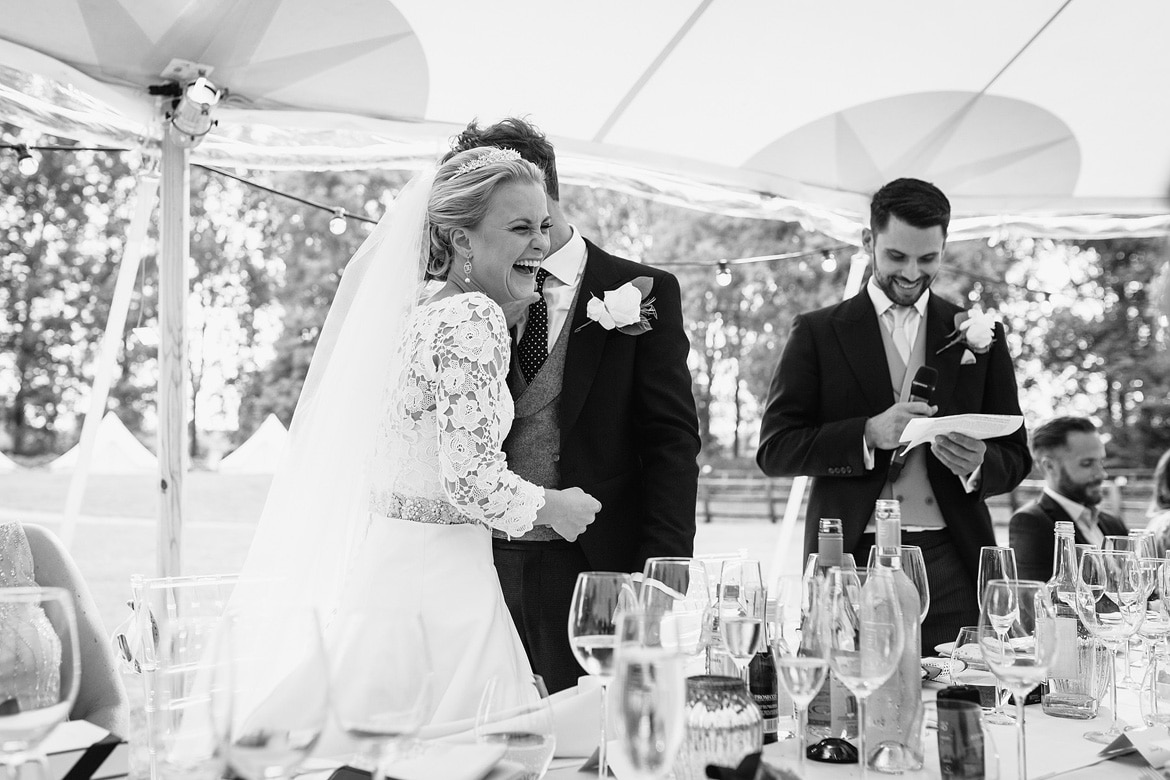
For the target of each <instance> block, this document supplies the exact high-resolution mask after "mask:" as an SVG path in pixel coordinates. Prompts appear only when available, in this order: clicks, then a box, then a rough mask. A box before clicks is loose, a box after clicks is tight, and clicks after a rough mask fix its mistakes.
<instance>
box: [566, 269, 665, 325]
mask: <svg viewBox="0 0 1170 780" xmlns="http://www.w3.org/2000/svg"><path fill="white" fill-rule="evenodd" d="M653 287H654V280H653V279H651V278H650V277H649V276H639V277H638V278H636V279H632V280H630V281H628V282H626V283H625V284H623V285H622V286H621V287H619V288H617V289H616V290H606V292H605V297H604V298H598V297H597V296H594V297H593V298H591V299H590V300H589V303H588V304H587V305H586V307H585V315H586V316H587V317H589V319H591V320H592V321H593V322H596V323H597V324H598V325H600V326H601V327H603V328H605V329H606V330H614V329H616V330H617V331H618V332H620V333H625V334H626V335H628V336H637V335H638V334H640V333H645V332H646V331H648V330H650V320H651V319H657V317H658V313H657V312H656V311H655V310H654V299H653V298H651V297H650V290H651V289H652V288H653ZM588 324H589V323H588V322H587V323H585V325H588ZM585 325H582V326H581V328H583V327H585ZM581 328H577V330H580V329H581Z"/></svg>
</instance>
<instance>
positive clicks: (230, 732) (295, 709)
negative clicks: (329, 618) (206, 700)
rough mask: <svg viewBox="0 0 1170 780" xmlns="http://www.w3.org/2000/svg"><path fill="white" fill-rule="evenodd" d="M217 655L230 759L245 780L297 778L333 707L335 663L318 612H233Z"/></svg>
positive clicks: (216, 706)
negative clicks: (331, 690)
mask: <svg viewBox="0 0 1170 780" xmlns="http://www.w3.org/2000/svg"><path fill="white" fill-rule="evenodd" d="M216 655H217V661H216V664H215V667H214V669H213V676H214V677H216V678H217V679H214V680H213V683H212V686H213V687H212V716H213V718H214V719H216V720H217V721H220V722H219V723H218V724H217V726H216V728H215V731H216V733H217V735H219V737H220V738H221V739H222V740H223V744H222V754H223V755H225V756H226V758H227V761H228V765H229V766H230V767H231V769H232V770H233V771H235V772H236V773H237V774H238V775H240V776H241V777H243V778H245V780H284V779H285V778H291V777H293V776H294V775H295V774H296V770H297V769H298V768H299V767H300V765H301V764H302V763H303V762H304V760H305V758H306V757H307V756H308V755H309V753H311V752H312V750H313V748H314V747H315V746H316V744H317V740H318V739H320V737H321V732H322V731H323V730H324V728H325V720H326V718H327V716H328V713H329V664H328V662H327V661H326V656H325V645H324V642H323V641H322V638H321V628H320V623H319V622H318V620H317V614H316V612H315V610H313V609H311V608H308V607H299V606H279V605H269V606H266V607H265V608H264V610H263V611H260V610H256V611H254V612H253V611H245V612H240V611H231V612H229V613H228V614H227V615H225V616H224V621H223V625H222V627H221V633H220V637H219V641H218V643H217V645H216Z"/></svg>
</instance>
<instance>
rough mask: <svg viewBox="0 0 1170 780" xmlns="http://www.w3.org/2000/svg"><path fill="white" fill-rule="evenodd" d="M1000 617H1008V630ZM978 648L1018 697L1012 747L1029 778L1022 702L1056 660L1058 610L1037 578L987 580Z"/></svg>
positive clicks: (1022, 772) (1022, 775)
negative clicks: (1009, 617)
mask: <svg viewBox="0 0 1170 780" xmlns="http://www.w3.org/2000/svg"><path fill="white" fill-rule="evenodd" d="M1003 615H1012V616H1013V618H1012V623H1011V625H1010V626H1008V629H1007V631H1002V630H1001V628H1000V626H1001V625H1002V623H1001V618H1002V616H1003ZM979 645H980V647H981V648H982V650H983V659H984V660H985V661H987V665H988V667H989V668H990V669H991V673H992V674H994V675H995V678H996V679H997V680H999V681H1000V683H1001V684H1002V685H1003V686H1004V687H1005V688H1007V689H1008V690H1009V691H1011V693H1012V695H1013V696H1015V699H1016V747H1017V751H1018V754H1017V760H1018V762H1019V769H1018V774H1017V776H1018V777H1019V778H1020V780H1027V778H1028V754H1027V750H1026V743H1025V733H1024V699H1025V698H1026V697H1027V696H1028V693H1029V692H1030V691H1031V690H1032V689H1033V688H1035V687H1036V686H1037V685H1039V684H1040V683H1042V682H1044V680H1045V679H1047V678H1048V671H1049V668H1050V667H1051V666H1052V662H1053V661H1054V660H1055V658H1056V650H1057V646H1056V609H1055V607H1053V605H1052V597H1051V596H1050V595H1049V593H1048V586H1047V585H1046V584H1045V583H1043V582H1037V581H1035V580H991V581H990V582H988V583H987V587H986V589H985V590H984V592H983V606H982V607H981V608H980V610H979Z"/></svg>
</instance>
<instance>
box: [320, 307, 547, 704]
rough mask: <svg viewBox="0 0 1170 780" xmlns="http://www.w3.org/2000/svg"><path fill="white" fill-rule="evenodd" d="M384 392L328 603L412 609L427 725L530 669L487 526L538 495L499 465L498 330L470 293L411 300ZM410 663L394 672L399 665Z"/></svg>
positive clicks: (504, 344)
mask: <svg viewBox="0 0 1170 780" xmlns="http://www.w3.org/2000/svg"><path fill="white" fill-rule="evenodd" d="M399 348H400V349H402V350H403V353H402V355H401V358H402V360H401V365H402V366H403V369H402V376H401V378H400V379H399V381H398V382H397V386H396V387H394V388H391V389H390V391H389V393H388V395H387V406H386V412H385V415H384V417H383V419H381V420H380V422H379V430H378V433H377V439H376V449H375V455H374V459H373V463H372V470H371V473H370V483H371V494H370V524H369V528H368V532H367V535H366V537H365V541H364V542H363V543H362V545H361V548H360V551H359V552H358V553H357V554H356V559H355V561H354V563H353V566H352V570H351V575H350V577H349V581H350V582H352V583H355V584H357V586H358V587H359V588H360V592H353V590H352V589H350V588H347V589H346V593H345V596H344V598H343V600H342V603H343V604H345V603H347V602H349V603H352V602H353V601H354V600H364V602H365V606H366V607H367V608H369V607H374V608H377V607H378V605H381V604H385V605H393V606H394V608H395V609H398V608H400V607H405V608H406V610H407V612H413V613H417V614H418V615H420V616H421V618H422V622H423V627H424V629H425V631H426V635H427V637H426V638H427V643H428V645H429V648H430V658H429V661H430V666H431V668H432V670H433V673H434V678H433V679H434V683H435V688H434V696H433V713H432V715H431V718H430V722H431V723H432V724H434V723H446V722H450V721H457V720H463V719H467V718H472V717H474V715H475V711H476V706H477V704H478V702H479V698H480V694H481V692H482V690H483V688H484V686H485V685H486V683H487V681H488V680H489V679H490V678H491V677H493V676H496V675H503V676H505V677H507V678H509V679H512V680H519V679H521V678H522V676H524V675H531V673H532V672H531V668H530V666H529V663H528V659H527V657H526V656H525V654H524V649H523V647H522V645H521V644H520V638H519V635H518V634H517V633H516V629H515V627H514V625H513V623H512V618H511V615H510V614H509V613H508V609H507V607H506V606H505V604H504V598H503V593H502V592H501V590H500V585H499V580H498V578H497V575H496V571H495V567H494V565H493V563H492V545H491V532H490V529H491V528H498V529H500V530H503V531H505V532H507V533H509V534H513V535H519V534H522V533H524V532H526V531H528V530H529V529H530V528H531V527H532V524H533V521H534V520H535V519H536V511H537V510H538V509H539V508H540V507H541V506H542V505H543V504H544V490H543V489H542V488H540V487H538V486H536V485H533V484H532V483H530V482H526V481H525V480H523V479H521V478H520V477H518V476H516V475H515V474H513V473H512V472H510V471H508V468H507V464H506V462H505V459H504V454H503V452H502V449H501V447H502V445H503V442H504V437H505V436H507V434H508V430H509V428H510V427H511V425H512V419H513V415H514V410H513V406H512V397H511V395H510V394H509V392H508V387H507V382H506V379H507V371H508V362H509V354H510V341H509V336H508V329H507V326H506V324H505V322H504V316H503V313H502V312H501V311H500V308H499V307H498V306H497V305H496V304H495V303H494V302H493V301H492V300H491V299H490V298H488V297H487V296H485V295H483V294H481V293H468V294H462V295H456V296H453V297H450V298H445V299H442V300H439V301H435V302H433V303H429V304H426V305H424V306H420V307H419V308H418V309H416V310H415V311H414V313H413V314H412V315H411V318H410V320H409V321H408V323H407V325H406V331H405V333H404V336H403V339H402V344H401V346H400V347H399ZM417 671H419V670H411V669H403V670H402V674H404V675H407V674H412V673H416V672H417Z"/></svg>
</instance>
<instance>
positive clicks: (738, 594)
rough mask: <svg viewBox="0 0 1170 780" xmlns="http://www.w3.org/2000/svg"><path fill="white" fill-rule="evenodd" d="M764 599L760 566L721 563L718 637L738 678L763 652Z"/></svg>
mask: <svg viewBox="0 0 1170 780" xmlns="http://www.w3.org/2000/svg"><path fill="white" fill-rule="evenodd" d="M766 602H767V598H766V594H765V592H764V578H763V577H762V576H761V574H760V562H759V561H753V560H746V559H745V560H735V561H724V563H723V570H722V571H721V572H720V574H719V598H718V601H717V606H716V608H717V609H718V610H719V634H720V636H721V637H722V639H723V645H724V647H725V648H726V649H727V654H728V655H730V656H731V660H732V661H733V662H734V663H735V667H736V669H738V670H739V673H740V675H741V676H745V675H746V674H747V668H748V665H749V664H751V662H752V658H753V657H754V656H755V654H756V653H758V652H759V651H760V650H762V649H763V643H764V612H765V606H766Z"/></svg>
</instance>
